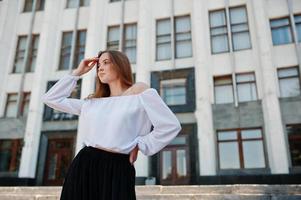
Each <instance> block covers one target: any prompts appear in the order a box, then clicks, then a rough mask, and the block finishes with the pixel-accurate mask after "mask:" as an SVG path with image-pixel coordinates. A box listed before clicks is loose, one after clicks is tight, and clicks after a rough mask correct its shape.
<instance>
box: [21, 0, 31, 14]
mask: <svg viewBox="0 0 301 200" xmlns="http://www.w3.org/2000/svg"><path fill="white" fill-rule="evenodd" d="M32 4H33V0H25V3H24V10H23V12H30V11H32Z"/></svg>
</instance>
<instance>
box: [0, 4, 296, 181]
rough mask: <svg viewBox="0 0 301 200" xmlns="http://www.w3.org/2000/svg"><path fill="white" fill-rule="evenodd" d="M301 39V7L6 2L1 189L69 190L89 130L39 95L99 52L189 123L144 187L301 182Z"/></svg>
mask: <svg viewBox="0 0 301 200" xmlns="http://www.w3.org/2000/svg"><path fill="white" fill-rule="evenodd" d="M300 42H301V1H300V0H210V1H209V0H0V117H1V118H0V185H61V184H62V182H63V178H64V176H65V174H66V170H67V169H68V166H69V164H70V162H71V160H72V158H73V157H74V156H75V155H76V153H77V152H78V151H79V150H80V148H81V147H82V141H81V136H82V135H84V134H85V130H82V129H81V124H80V120H79V119H80V117H78V116H75V115H71V114H66V113H61V112H58V111H55V110H53V109H51V108H49V107H47V106H45V105H44V104H43V103H42V101H41V96H42V95H43V94H44V93H45V92H46V91H47V90H48V89H49V88H50V87H51V86H52V85H53V84H54V83H55V82H56V81H57V80H59V79H60V78H61V77H62V76H63V75H65V74H67V73H69V72H71V70H72V69H74V68H76V67H77V65H78V63H79V62H80V60H81V59H82V58H84V57H91V56H95V55H96V54H97V52H98V51H99V50H104V49H118V50H121V51H123V52H125V53H126V54H127V55H128V57H129V59H130V61H131V64H132V70H133V77H134V79H135V81H143V82H146V83H149V84H150V86H151V87H153V88H155V89H157V91H158V92H159V94H160V95H161V97H162V98H163V99H164V101H165V102H166V103H167V104H168V105H169V107H170V108H171V109H172V111H173V112H174V113H175V114H176V115H177V117H178V119H179V120H180V122H181V124H182V127H183V129H182V131H181V132H180V134H179V135H178V137H177V138H176V139H175V140H174V141H172V143H171V144H170V145H168V146H167V147H166V148H164V149H163V150H162V151H161V152H159V153H157V154H156V155H154V156H152V157H146V156H143V155H142V154H139V156H138V160H137V161H136V163H135V167H136V176H137V180H136V182H137V184H145V183H147V184H152V183H154V182H155V183H156V184H163V185H169V184H173V185H177V184H220V183H292V182H298V180H299V182H300V180H301V178H300V174H301V92H300V69H301V65H300V63H301V49H300V48H301V45H300ZM95 77H96V71H95V70H92V71H90V72H89V73H88V74H85V75H83V76H82V77H81V79H80V80H79V81H78V86H77V87H76V89H75V90H74V92H73V93H72V94H71V96H70V98H84V97H86V96H88V95H89V94H91V93H93V91H94V87H95ZM100 132H101V130H100Z"/></svg>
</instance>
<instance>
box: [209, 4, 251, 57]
mask: <svg viewBox="0 0 301 200" xmlns="http://www.w3.org/2000/svg"><path fill="white" fill-rule="evenodd" d="M229 13H230V25H231V30H228V27H227V17H226V10H225V9H223V10H217V11H211V12H209V20H210V35H211V52H212V53H213V54H216V53H223V52H229V41H228V40H229V39H228V32H229V31H230V32H231V36H232V47H233V51H237V50H243V49H249V48H251V39H250V32H249V25H248V17H247V9H246V7H245V6H241V7H235V8H230V9H229Z"/></svg>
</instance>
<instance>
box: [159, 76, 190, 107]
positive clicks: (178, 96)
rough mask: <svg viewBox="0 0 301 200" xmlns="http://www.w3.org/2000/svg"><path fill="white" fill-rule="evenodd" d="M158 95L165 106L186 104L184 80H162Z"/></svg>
mask: <svg viewBox="0 0 301 200" xmlns="http://www.w3.org/2000/svg"><path fill="white" fill-rule="evenodd" d="M160 94H161V96H162V98H163V100H164V102H165V103H166V104H167V105H183V104H186V79H183V78H182V79H170V80H162V81H161V91H160Z"/></svg>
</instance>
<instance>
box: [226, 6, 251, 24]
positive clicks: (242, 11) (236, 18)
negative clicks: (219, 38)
mask: <svg viewBox="0 0 301 200" xmlns="http://www.w3.org/2000/svg"><path fill="white" fill-rule="evenodd" d="M230 21H231V24H239V23H245V22H247V21H248V18H247V12H246V8H245V7H237V8H230Z"/></svg>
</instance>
